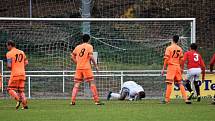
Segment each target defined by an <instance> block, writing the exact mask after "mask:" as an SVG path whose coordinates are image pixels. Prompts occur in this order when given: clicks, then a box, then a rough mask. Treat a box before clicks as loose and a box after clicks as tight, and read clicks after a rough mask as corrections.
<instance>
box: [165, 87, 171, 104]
mask: <svg viewBox="0 0 215 121" xmlns="http://www.w3.org/2000/svg"><path fill="white" fill-rule="evenodd" d="M171 92H172V84H171V83H167V88H166V98H165V101H166V102H169V101H170V95H171Z"/></svg>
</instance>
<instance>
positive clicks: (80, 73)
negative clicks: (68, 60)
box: [71, 34, 103, 105]
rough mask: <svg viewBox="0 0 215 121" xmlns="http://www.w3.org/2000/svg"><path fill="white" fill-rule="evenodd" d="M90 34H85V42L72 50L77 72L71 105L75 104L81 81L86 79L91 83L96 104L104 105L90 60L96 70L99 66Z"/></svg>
mask: <svg viewBox="0 0 215 121" xmlns="http://www.w3.org/2000/svg"><path fill="white" fill-rule="evenodd" d="M89 41H90V36H89V35H88V34H85V35H83V43H82V44H80V45H78V46H77V47H76V48H75V49H74V51H73V52H72V60H73V62H74V63H75V64H76V72H75V78H74V82H75V84H74V88H73V90H72V102H71V105H75V101H76V96H77V93H78V89H79V86H80V83H81V82H82V81H83V80H85V81H86V82H88V83H89V85H90V90H91V91H92V94H93V99H94V101H95V104H96V105H102V104H103V103H101V102H100V101H99V96H98V91H97V88H96V83H95V81H94V77H93V72H92V69H91V64H90V62H91V61H92V62H93V64H94V66H95V68H96V70H97V71H98V66H97V64H96V62H95V59H94V58H93V46H92V45H90V44H89Z"/></svg>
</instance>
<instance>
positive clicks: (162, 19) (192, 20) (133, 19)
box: [0, 17, 196, 43]
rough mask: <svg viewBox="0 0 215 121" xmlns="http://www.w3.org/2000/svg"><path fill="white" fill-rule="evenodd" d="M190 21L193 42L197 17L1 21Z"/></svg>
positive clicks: (9, 18)
mask: <svg viewBox="0 0 215 121" xmlns="http://www.w3.org/2000/svg"><path fill="white" fill-rule="evenodd" d="M2 20H4V21H7V20H8V21H9V20H13V21H15V20H17V21H82V22H91V21H190V25H191V36H190V37H191V42H192V43H196V18H18V17H12V18H11V17H0V21H2Z"/></svg>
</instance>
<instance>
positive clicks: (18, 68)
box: [6, 40, 28, 109]
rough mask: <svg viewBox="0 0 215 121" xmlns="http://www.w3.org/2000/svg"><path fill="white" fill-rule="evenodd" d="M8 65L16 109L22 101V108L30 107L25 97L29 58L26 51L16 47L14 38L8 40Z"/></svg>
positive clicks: (9, 82)
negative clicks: (26, 70)
mask: <svg viewBox="0 0 215 121" xmlns="http://www.w3.org/2000/svg"><path fill="white" fill-rule="evenodd" d="M7 49H8V50H9V52H7V55H6V56H7V67H8V69H10V70H11V75H10V80H9V81H8V88H7V90H8V92H9V94H10V95H11V96H12V97H13V98H14V99H15V100H16V101H17V104H16V109H18V108H19V107H20V105H21V103H22V105H23V108H22V109H28V106H27V99H26V97H25V93H24V88H25V79H26V77H25V66H26V65H27V64H28V60H27V58H26V56H25V53H24V52H23V51H21V50H19V49H17V48H16V47H15V43H14V42H13V41H12V40H9V41H8V42H7Z"/></svg>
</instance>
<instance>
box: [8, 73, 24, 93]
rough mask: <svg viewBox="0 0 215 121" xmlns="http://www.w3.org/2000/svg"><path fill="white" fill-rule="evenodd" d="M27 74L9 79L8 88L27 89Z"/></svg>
mask: <svg viewBox="0 0 215 121" xmlns="http://www.w3.org/2000/svg"><path fill="white" fill-rule="evenodd" d="M25 79H26V77H25V76H17V77H12V78H10V80H9V81H8V88H7V89H8V90H10V89H12V90H19V91H24V89H25Z"/></svg>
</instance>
